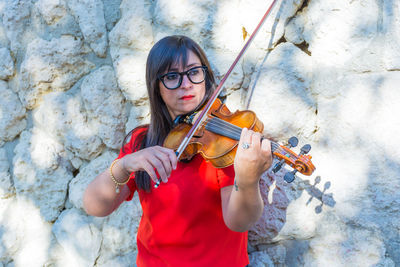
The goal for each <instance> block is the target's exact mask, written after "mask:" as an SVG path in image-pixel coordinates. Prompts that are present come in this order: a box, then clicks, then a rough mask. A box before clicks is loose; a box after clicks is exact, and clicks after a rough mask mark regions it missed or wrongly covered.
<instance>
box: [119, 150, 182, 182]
mask: <svg viewBox="0 0 400 267" xmlns="http://www.w3.org/2000/svg"><path fill="white" fill-rule="evenodd" d="M177 163H178V159H177V157H176V155H175V152H174V150H172V149H169V148H165V147H162V146H152V147H147V148H144V149H142V150H139V151H137V152H135V153H132V154H128V155H126V156H125V157H123V158H122V164H123V165H122V166H123V167H124V169H125V170H126V171H127V172H128V173H132V172H135V171H146V172H147V173H148V174H149V176H150V178H151V179H152V180H153V181H154V182H155V183H157V182H158V177H157V173H158V174H159V175H160V178H161V180H162V181H163V182H164V183H166V182H168V178H169V176H170V175H171V172H172V170H175V169H176V165H177ZM156 172H157V173H156Z"/></svg>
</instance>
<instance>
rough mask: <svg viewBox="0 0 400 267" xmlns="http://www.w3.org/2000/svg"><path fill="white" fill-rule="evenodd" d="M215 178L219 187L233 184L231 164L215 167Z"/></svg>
mask: <svg viewBox="0 0 400 267" xmlns="http://www.w3.org/2000/svg"><path fill="white" fill-rule="evenodd" d="M217 179H218V183H219V186H220V187H221V188H222V187H225V186H228V185H233V183H234V180H235V169H234V167H233V164H232V165H231V166H228V167H225V168H220V169H217Z"/></svg>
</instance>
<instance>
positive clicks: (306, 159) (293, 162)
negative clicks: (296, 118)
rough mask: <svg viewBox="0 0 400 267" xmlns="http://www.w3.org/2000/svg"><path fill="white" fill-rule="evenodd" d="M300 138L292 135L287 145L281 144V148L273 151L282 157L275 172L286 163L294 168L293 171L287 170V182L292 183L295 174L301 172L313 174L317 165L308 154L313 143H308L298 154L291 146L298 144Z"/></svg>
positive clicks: (285, 177)
mask: <svg viewBox="0 0 400 267" xmlns="http://www.w3.org/2000/svg"><path fill="white" fill-rule="evenodd" d="M297 144H298V139H297V138H296V137H291V138H290V139H289V141H288V145H287V146H281V145H279V148H277V149H275V150H274V151H273V154H274V156H276V157H277V158H279V159H281V160H280V161H279V162H278V163H277V164H276V165H275V166H274V167H273V169H272V171H273V172H274V173H276V172H277V171H279V170H280V169H281V168H282V166H283V165H284V164H285V163H286V164H288V165H290V166H291V167H292V168H293V171H291V172H287V173H286V174H285V176H284V179H285V181H286V182H288V183H291V182H293V180H294V178H295V174H296V173H297V172H300V173H302V174H304V175H311V174H312V173H313V172H314V170H315V166H314V164H313V163H312V162H311V158H312V157H311V156H310V155H306V154H308V152H310V150H311V145H309V144H306V145H304V146H303V147H302V148H301V149H300V153H299V154H298V155H296V154H295V153H294V152H293V151H292V150H290V148H292V147H295V146H297Z"/></svg>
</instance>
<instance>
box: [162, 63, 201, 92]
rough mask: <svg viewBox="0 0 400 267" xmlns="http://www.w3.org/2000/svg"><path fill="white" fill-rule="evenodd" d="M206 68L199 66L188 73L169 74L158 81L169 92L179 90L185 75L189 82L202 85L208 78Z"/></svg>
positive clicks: (174, 72)
mask: <svg viewBox="0 0 400 267" xmlns="http://www.w3.org/2000/svg"><path fill="white" fill-rule="evenodd" d="M206 71H207V67H206V66H197V67H194V68H191V69H188V70H187V71H182V72H177V71H173V72H168V73H166V74H163V75H160V76H158V79H159V80H160V81H161V82H162V83H163V84H164V86H165V87H166V88H167V89H169V90H174V89H177V88H178V87H179V86H181V84H182V80H183V75H186V76H187V77H188V78H189V81H190V82H192V83H194V84H198V83H202V82H203V81H204V80H205V78H206Z"/></svg>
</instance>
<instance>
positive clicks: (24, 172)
mask: <svg viewBox="0 0 400 267" xmlns="http://www.w3.org/2000/svg"><path fill="white" fill-rule="evenodd" d="M14 153H15V156H14V159H13V165H14V186H15V190H16V192H17V198H19V197H24V198H28V199H30V200H31V201H32V202H33V203H35V205H37V207H39V208H40V211H41V214H42V216H43V218H44V219H45V220H46V221H54V220H55V219H56V218H57V217H58V215H59V214H60V212H61V210H62V209H63V208H64V203H65V200H66V196H67V189H68V183H69V181H70V180H71V179H72V174H71V172H70V171H68V169H67V166H63V163H62V162H63V159H62V157H63V146H62V145H61V144H60V143H58V142H56V141H55V140H54V139H52V137H51V136H48V135H47V134H46V133H44V132H41V131H40V130H36V129H33V131H32V132H27V131H25V132H23V133H22V134H21V138H20V142H19V143H18V145H17V146H16V147H15V150H14Z"/></svg>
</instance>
